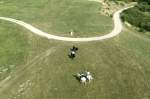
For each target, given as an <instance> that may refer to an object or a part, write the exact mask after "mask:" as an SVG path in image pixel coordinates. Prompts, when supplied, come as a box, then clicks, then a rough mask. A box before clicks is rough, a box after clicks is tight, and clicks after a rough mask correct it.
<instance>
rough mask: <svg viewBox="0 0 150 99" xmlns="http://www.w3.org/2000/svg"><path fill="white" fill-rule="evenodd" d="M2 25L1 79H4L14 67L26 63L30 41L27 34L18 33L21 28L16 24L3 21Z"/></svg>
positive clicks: (0, 31)
mask: <svg viewBox="0 0 150 99" xmlns="http://www.w3.org/2000/svg"><path fill="white" fill-rule="evenodd" d="M0 25H1V27H0V80H2V79H3V78H4V77H6V76H7V74H8V73H10V72H11V70H12V68H15V67H17V66H19V65H21V64H23V63H24V59H25V58H26V56H27V54H28V41H27V36H26V34H23V33H21V32H20V33H18V31H20V30H21V29H20V28H16V27H17V26H16V25H13V24H10V23H9V24H8V23H5V22H3V21H1V22H0ZM12 25H13V26H12ZM14 28H15V29H14Z"/></svg>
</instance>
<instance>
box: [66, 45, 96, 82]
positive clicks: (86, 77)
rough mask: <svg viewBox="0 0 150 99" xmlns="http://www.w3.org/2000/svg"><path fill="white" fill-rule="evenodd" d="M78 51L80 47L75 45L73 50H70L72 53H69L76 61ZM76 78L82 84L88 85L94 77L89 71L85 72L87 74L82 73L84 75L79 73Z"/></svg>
mask: <svg viewBox="0 0 150 99" xmlns="http://www.w3.org/2000/svg"><path fill="white" fill-rule="evenodd" d="M77 51H78V47H75V46H74V45H73V47H72V48H70V53H69V57H70V58H71V59H74V58H75V57H76V52H77ZM76 77H77V78H78V80H79V81H80V82H81V83H84V84H86V83H87V82H90V81H91V80H92V79H93V77H92V75H91V73H90V72H88V71H85V72H82V73H77V75H76Z"/></svg>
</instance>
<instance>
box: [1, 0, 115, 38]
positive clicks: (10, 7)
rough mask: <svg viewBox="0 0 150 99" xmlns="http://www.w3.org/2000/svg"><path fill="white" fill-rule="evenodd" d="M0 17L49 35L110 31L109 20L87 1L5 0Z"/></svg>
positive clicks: (76, 34)
mask: <svg viewBox="0 0 150 99" xmlns="http://www.w3.org/2000/svg"><path fill="white" fill-rule="evenodd" d="M2 5H3V6H1V7H0V11H1V13H0V16H6V17H12V18H16V19H21V20H24V21H25V22H28V23H31V24H33V25H34V26H36V27H38V28H40V29H42V30H43V31H46V32H49V33H51V34H57V35H63V36H70V34H69V32H70V31H71V30H73V31H75V36H76V37H77V36H84V37H86V36H95V35H103V34H105V33H108V32H110V31H111V30H112V26H113V24H112V20H111V18H109V17H105V16H102V15H100V14H99V10H100V4H99V3H97V2H88V1H87V0H61V1H60V0H36V1H34V0H13V1H12V0H5V1H3V3H2Z"/></svg>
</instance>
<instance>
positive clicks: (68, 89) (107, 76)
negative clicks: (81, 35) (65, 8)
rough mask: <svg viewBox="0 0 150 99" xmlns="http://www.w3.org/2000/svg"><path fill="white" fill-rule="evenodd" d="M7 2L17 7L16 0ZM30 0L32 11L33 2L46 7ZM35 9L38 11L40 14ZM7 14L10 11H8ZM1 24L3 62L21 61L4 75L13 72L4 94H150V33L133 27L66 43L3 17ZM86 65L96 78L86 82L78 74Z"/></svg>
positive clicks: (71, 97)
mask: <svg viewBox="0 0 150 99" xmlns="http://www.w3.org/2000/svg"><path fill="white" fill-rule="evenodd" d="M6 1H7V5H10V6H11V3H9V2H10V0H6ZM11 2H12V1H11ZM15 2H19V1H18V0H15V1H14V3H15ZM20 2H23V1H20ZM24 2H28V3H27V4H28V5H27V4H26V6H28V7H24V8H25V9H28V11H29V13H31V12H32V11H33V10H29V9H30V7H29V6H32V5H33V6H35V5H36V6H38V7H41V6H40V5H41V4H39V1H38V0H37V1H34V2H33V1H31V0H27V1H24ZM42 2H44V4H45V2H46V0H42V1H41V0H40V3H42ZM53 2H57V0H56V1H53ZM19 5H20V4H19V3H18V6H19ZM7 8H8V7H7ZM10 8H11V7H10ZM19 8H20V7H19ZM31 8H32V7H31ZM46 9H47V8H46ZM38 10H39V9H38ZM38 10H37V11H38ZM8 11H10V12H11V11H12V10H11V9H9V10H8ZM18 11H19V9H18ZM20 11H23V10H20ZM34 11H35V10H34ZM34 11H33V12H32V13H34V14H35V13H36V12H34ZM1 14H4V15H6V12H2V13H1ZM13 14H14V15H13ZM15 14H16V15H15ZM17 14H18V15H17ZM25 14H26V15H25ZM41 14H42V13H41ZM8 15H9V14H8ZM11 15H12V17H20V18H24V20H28V21H30V22H31V21H32V18H33V19H35V20H34V21H35V23H34V22H33V21H32V22H33V24H36V21H37V20H40V19H39V18H38V17H39V16H32V17H30V18H29V17H28V13H25V12H24V15H25V16H24V17H22V16H21V15H19V13H18V12H13V11H12V13H11ZM22 15H23V13H22ZM25 17H26V18H25ZM36 17H37V18H36ZM28 18H29V19H28ZM43 20H45V21H46V20H47V19H45V18H43ZM41 24H42V23H41ZM0 25H1V27H0V41H1V42H0V44H1V47H0V56H1V57H0V63H1V64H2V63H3V64H8V63H9V64H10V65H12V64H16V65H15V67H14V68H12V69H11V73H10V72H8V74H7V75H3V76H1V77H3V78H6V77H7V76H8V75H10V76H11V78H10V79H9V80H8V81H6V82H5V83H4V84H3V86H2V85H1V83H0V98H2V99H8V98H10V99H14V98H16V99H149V98H150V96H149V93H150V80H149V79H150V67H149V65H150V62H149V60H150V54H149V53H150V46H148V45H149V43H150V42H149V38H146V37H144V36H141V35H140V36H139V35H138V33H135V32H136V31H134V30H132V29H130V28H125V29H124V31H123V32H122V33H121V34H120V35H118V36H117V37H114V38H113V39H109V40H104V41H97V42H88V43H72V42H70V43H66V42H62V41H55V40H47V39H45V38H42V37H39V36H36V35H34V34H32V33H30V32H29V31H27V30H25V29H24V28H21V27H18V25H15V24H11V23H9V22H4V21H1V23H0ZM58 30H59V29H58ZM135 34H136V36H135ZM73 44H74V45H76V46H78V47H79V51H78V53H77V57H76V58H75V59H74V60H71V59H69V58H68V51H69V48H70V47H72V45H73ZM5 68H7V66H5ZM84 70H89V71H90V72H91V73H92V74H93V77H94V80H93V81H92V82H91V83H89V84H87V85H82V84H80V83H79V82H78V81H77V80H76V79H75V78H74V76H73V75H74V74H76V73H78V72H80V71H84ZM27 82H28V83H27ZM22 85H23V87H22ZM20 90H21V91H20Z"/></svg>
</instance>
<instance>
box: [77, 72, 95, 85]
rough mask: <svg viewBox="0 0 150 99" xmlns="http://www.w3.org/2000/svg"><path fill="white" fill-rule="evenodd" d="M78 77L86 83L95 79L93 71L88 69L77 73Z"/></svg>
mask: <svg viewBox="0 0 150 99" xmlns="http://www.w3.org/2000/svg"><path fill="white" fill-rule="evenodd" d="M77 77H78V79H79V80H80V82H81V83H84V84H86V83H87V82H90V81H91V80H92V79H93V77H92V75H91V73H90V72H88V71H86V72H84V73H77Z"/></svg>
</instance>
